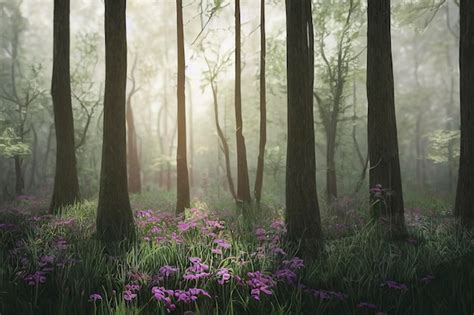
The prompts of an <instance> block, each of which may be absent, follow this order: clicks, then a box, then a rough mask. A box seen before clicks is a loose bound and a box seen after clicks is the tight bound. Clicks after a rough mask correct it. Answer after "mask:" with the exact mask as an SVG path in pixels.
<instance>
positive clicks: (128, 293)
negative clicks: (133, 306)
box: [123, 290, 137, 302]
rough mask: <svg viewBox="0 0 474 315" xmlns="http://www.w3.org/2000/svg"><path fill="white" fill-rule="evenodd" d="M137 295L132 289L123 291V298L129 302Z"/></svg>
mask: <svg viewBox="0 0 474 315" xmlns="http://www.w3.org/2000/svg"><path fill="white" fill-rule="evenodd" d="M136 297H137V294H136V293H133V292H132V291H131V290H125V291H124V292H123V299H124V300H125V301H127V302H131V301H133V300H134V299H135V298H136Z"/></svg>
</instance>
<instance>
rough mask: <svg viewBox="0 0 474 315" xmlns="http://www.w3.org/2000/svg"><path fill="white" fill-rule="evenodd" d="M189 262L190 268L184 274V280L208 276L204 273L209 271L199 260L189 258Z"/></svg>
mask: <svg viewBox="0 0 474 315" xmlns="http://www.w3.org/2000/svg"><path fill="white" fill-rule="evenodd" d="M189 261H191V263H192V266H191V267H189V268H188V269H186V273H185V274H184V276H183V278H184V280H198V279H201V278H207V277H209V276H210V274H209V273H207V272H206V271H207V270H209V266H208V265H206V264H203V263H202V260H201V258H198V257H190V258H189Z"/></svg>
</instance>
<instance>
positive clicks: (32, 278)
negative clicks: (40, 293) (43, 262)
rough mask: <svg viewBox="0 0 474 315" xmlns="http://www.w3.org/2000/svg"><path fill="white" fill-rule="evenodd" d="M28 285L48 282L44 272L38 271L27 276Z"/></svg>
mask: <svg viewBox="0 0 474 315" xmlns="http://www.w3.org/2000/svg"><path fill="white" fill-rule="evenodd" d="M24 280H25V282H26V283H27V284H28V285H38V284H40V283H45V282H46V273H44V272H43V271H36V272H35V273H33V274H29V275H26V276H25V278H24Z"/></svg>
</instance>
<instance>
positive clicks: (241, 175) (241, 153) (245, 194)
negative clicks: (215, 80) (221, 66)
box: [235, 0, 252, 208]
mask: <svg viewBox="0 0 474 315" xmlns="http://www.w3.org/2000/svg"><path fill="white" fill-rule="evenodd" d="M241 71H242V70H241V44H240V0H235V127H236V131H235V135H236V144H237V198H238V202H239V203H243V206H244V208H245V207H246V205H248V204H249V203H250V202H251V201H252V197H251V195H250V184H249V172H248V167H247V150H246V148H245V138H244V135H243V122H242V95H241Z"/></svg>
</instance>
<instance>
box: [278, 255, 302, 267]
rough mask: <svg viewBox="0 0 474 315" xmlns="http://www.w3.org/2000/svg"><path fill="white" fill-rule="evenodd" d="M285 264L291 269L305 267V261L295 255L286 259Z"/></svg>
mask: <svg viewBox="0 0 474 315" xmlns="http://www.w3.org/2000/svg"><path fill="white" fill-rule="evenodd" d="M283 265H284V266H285V267H286V268H288V269H291V270H299V269H302V268H304V261H303V259H301V258H299V257H296V256H295V257H293V258H291V259H290V260H284V261H283Z"/></svg>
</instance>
